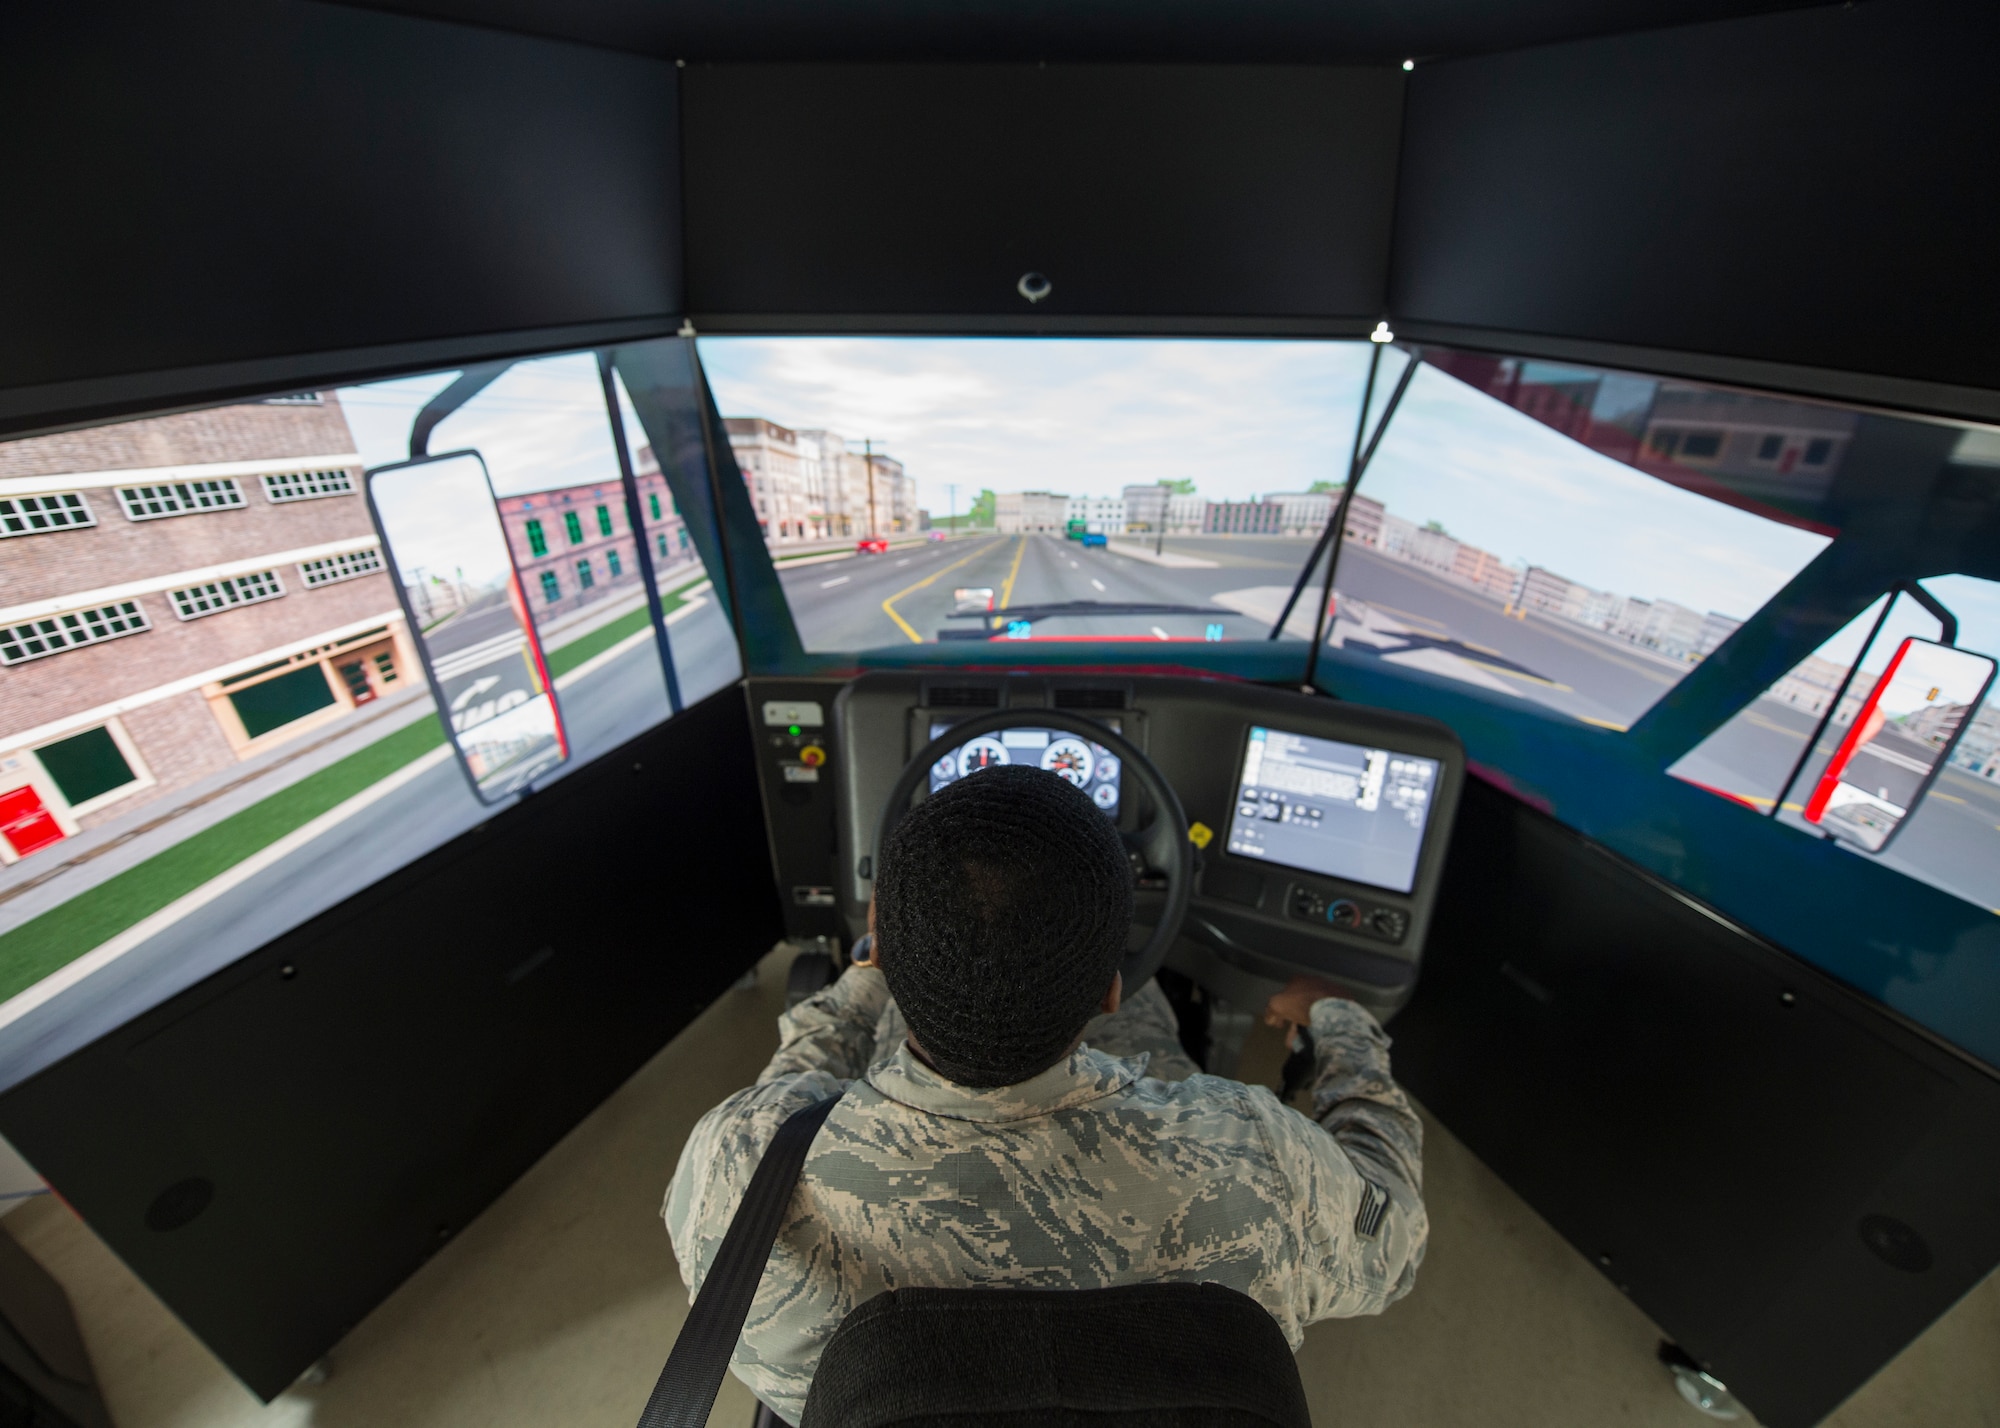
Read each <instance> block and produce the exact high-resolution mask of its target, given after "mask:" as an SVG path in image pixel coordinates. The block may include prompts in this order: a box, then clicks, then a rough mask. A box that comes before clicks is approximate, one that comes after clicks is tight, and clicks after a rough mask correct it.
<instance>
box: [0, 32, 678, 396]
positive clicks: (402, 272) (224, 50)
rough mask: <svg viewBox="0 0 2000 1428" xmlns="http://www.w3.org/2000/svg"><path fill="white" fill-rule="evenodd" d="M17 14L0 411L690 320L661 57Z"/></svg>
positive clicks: (6, 110)
mask: <svg viewBox="0 0 2000 1428" xmlns="http://www.w3.org/2000/svg"><path fill="white" fill-rule="evenodd" d="M0 13H4V17H5V18H4V19H0V173H4V174H5V175H6V176H7V179H6V182H7V213H8V218H7V221H6V222H5V223H4V224H0V271H4V272H6V273H9V274H12V275H13V276H12V277H11V278H10V279H9V280H8V281H7V282H6V283H5V284H0V332H5V333H6V334H7V341H6V342H5V344H4V345H3V346H0V398H4V396H5V390H6V389H8V388H19V387H32V386H39V385H45V384H50V383H74V382H77V381H79V380H84V379H104V378H110V377H115V376H117V375H119V374H125V373H156V374H157V373H162V372H165V371H167V370H168V369H173V368H189V367H196V366H199V365H201V364H213V363H223V362H242V361H245V360H248V359H256V358H271V357H276V356H282V355H285V354H292V353H308V352H327V351H330V350H333V349H355V348H365V347H373V346H379V345H382V344H392V343H407V342H414V341H418V340H422V339H434V338H445V337H468V336H472V335H475V334H490V333H499V332H507V331H514V330H521V329H532V328H547V327H554V326H559V325H564V324H581V323H593V322H605V321H609V320H613V319H626V318H634V317H640V316H657V315H660V314H666V313H671V312H673V311H675V310H676V309H677V308H678V305H679V301H680V214H679V172H678V118H677V108H676V104H677V94H676V83H675V78H676V71H675V70H674V67H673V65H672V64H670V63H666V62H662V61H659V60H653V59H642V58H638V57H636V56H631V55H620V54H613V53H609V52H607V51H602V50H593V49H586V48H583V47H581V46H577V45H571V44H566V43H563V42H561V41H554V40H536V39H529V38H526V37H523V36H516V35H506V34H501V33H498V32H495V31H492V30H482V29H471V28H466V27H462V26H456V25H449V24H442V23H438V22H435V21H430V20H419V19H411V18H408V17H404V16H399V15H388V14H381V13H375V12H370V11H363V10H353V9H348V8H345V7H342V6H338V5H325V4H314V3H310V0H190V3H177V4H172V5H159V4H136V3H110V4H85V5H46V4H28V5H11V6H7V7H4V12H0ZM150 390H151V391H152V393H153V397H154V399H155V400H156V401H157V402H159V403H162V404H164V402H166V401H168V400H171V395H170V393H169V392H168V390H167V389H166V388H164V387H161V386H159V385H158V384H157V383H156V384H155V385H154V386H153V387H152V388H151V389H150ZM85 396H87V394H84V395H79V394H76V393H66V392H54V393H43V394H41V396H40V397H38V398H32V399H31V398H29V397H27V396H25V395H24V396H20V397H18V398H17V400H16V402H15V403H11V404H10V403H5V402H4V401H0V410H4V408H5V407H6V406H8V405H22V406H23V409H24V410H29V411H32V410H34V407H33V405H29V403H30V402H31V401H38V402H39V404H40V410H41V411H42V413H43V414H44V415H47V414H48V413H49V412H50V411H51V410H52V409H53V408H55V407H57V406H60V405H64V404H66V403H69V404H73V403H79V402H82V401H83V400H84V397H85Z"/></svg>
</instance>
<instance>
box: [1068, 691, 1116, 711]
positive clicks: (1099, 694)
mask: <svg viewBox="0 0 2000 1428" xmlns="http://www.w3.org/2000/svg"><path fill="white" fill-rule="evenodd" d="M1055 693H1056V708H1058V709H1123V708H1124V707H1125V702H1126V701H1125V691H1124V690H1122V689H1058V690H1057V691H1056V692H1055Z"/></svg>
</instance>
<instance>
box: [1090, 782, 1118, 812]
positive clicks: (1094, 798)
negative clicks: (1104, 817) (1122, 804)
mask: <svg viewBox="0 0 2000 1428" xmlns="http://www.w3.org/2000/svg"><path fill="white" fill-rule="evenodd" d="M1090 801H1091V802H1092V803H1094V804H1096V805H1097V806H1098V807H1099V808H1101V809H1103V810H1104V811H1105V812H1106V813H1109V812H1110V811H1111V810H1112V809H1114V808H1116V807H1117V806H1118V785H1117V784H1115V783H1100V784H1099V785H1098V786H1097V787H1096V788H1093V789H1092V790H1091V791H1090Z"/></svg>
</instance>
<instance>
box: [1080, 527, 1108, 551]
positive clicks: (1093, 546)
mask: <svg viewBox="0 0 2000 1428" xmlns="http://www.w3.org/2000/svg"><path fill="white" fill-rule="evenodd" d="M1109 544H1111V538H1110V537H1109V536H1107V535H1105V534H1104V532H1103V531H1085V532H1084V535H1083V548H1084V549H1085V550H1101V549H1103V548H1104V547H1105V546H1107V545H1109Z"/></svg>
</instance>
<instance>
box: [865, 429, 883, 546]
mask: <svg viewBox="0 0 2000 1428" xmlns="http://www.w3.org/2000/svg"><path fill="white" fill-rule="evenodd" d="M861 453H862V454H861V459H862V460H863V461H866V462H867V463H868V534H869V535H871V536H877V535H880V534H881V533H882V527H881V526H880V525H879V524H877V523H876V520H875V438H874V437H872V436H864V437H862V438H861Z"/></svg>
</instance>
